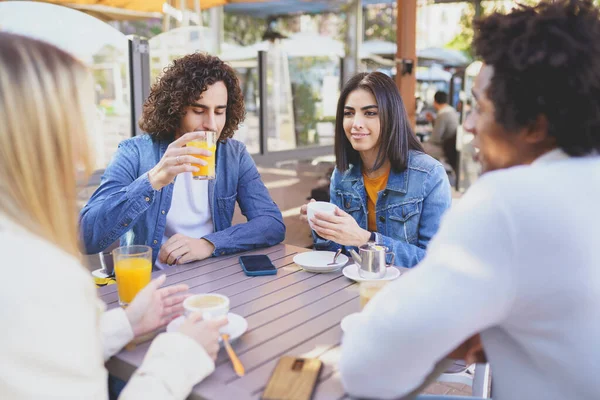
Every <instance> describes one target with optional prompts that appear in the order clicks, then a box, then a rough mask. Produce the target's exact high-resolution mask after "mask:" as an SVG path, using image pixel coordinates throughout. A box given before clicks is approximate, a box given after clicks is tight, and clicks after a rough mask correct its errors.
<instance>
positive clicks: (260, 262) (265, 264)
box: [240, 254, 277, 276]
mask: <svg viewBox="0 0 600 400" xmlns="http://www.w3.org/2000/svg"><path fill="white" fill-rule="evenodd" d="M240 265H241V266H242V269H243V270H244V273H245V274H246V275H248V276H263V275H275V274H277V268H275V266H274V265H273V263H272V262H271V259H270V258H269V257H268V256H266V255H264V254H261V255H258V256H240Z"/></svg>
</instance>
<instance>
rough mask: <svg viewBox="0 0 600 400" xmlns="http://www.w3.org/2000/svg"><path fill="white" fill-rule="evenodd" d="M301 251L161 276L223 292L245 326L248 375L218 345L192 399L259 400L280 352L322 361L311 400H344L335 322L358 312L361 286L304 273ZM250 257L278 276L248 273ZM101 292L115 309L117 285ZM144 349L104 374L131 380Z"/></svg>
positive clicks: (125, 355) (242, 348)
mask: <svg viewBox="0 0 600 400" xmlns="http://www.w3.org/2000/svg"><path fill="white" fill-rule="evenodd" d="M305 251H309V250H307V249H305V248H301V247H296V246H291V245H284V244H280V245H276V246H273V247H269V248H265V249H258V250H253V251H248V252H245V253H240V254H235V255H231V256H225V257H217V258H211V259H207V260H203V261H200V262H196V263H191V264H186V265H182V266H176V267H173V268H170V269H168V270H167V271H166V274H167V281H166V285H172V284H176V283H186V284H188V285H189V287H190V293H207V292H215V293H220V294H224V295H226V296H228V297H229V298H230V300H231V312H233V313H236V314H239V315H241V316H243V317H244V318H245V319H246V320H247V321H248V330H247V331H246V333H245V334H244V335H242V336H241V337H240V338H239V339H238V340H236V341H234V342H233V343H232V346H233V348H234V350H235V351H236V353H237V355H238V356H239V358H240V360H241V361H242V363H243V364H244V367H245V369H246V375H245V376H244V377H242V378H240V377H238V376H237V375H236V374H235V372H234V371H233V368H232V366H231V362H230V361H229V359H228V357H227V353H226V352H225V350H224V349H223V348H222V349H221V350H220V352H219V355H218V358H217V361H216V363H215V364H216V369H215V372H214V373H213V374H212V375H210V376H209V377H207V378H206V379H205V380H203V381H202V382H200V383H199V384H198V385H196V386H195V387H194V389H193V392H192V394H191V396H190V397H189V398H190V399H259V398H260V396H261V394H262V391H263V390H264V388H265V386H266V384H267V381H268V379H269V377H270V376H271V372H272V371H273V369H274V368H275V364H276V363H277V361H278V360H279V358H280V357H281V356H284V355H292V356H302V357H318V358H319V359H321V360H322V361H323V370H322V373H321V375H320V379H319V383H318V386H317V388H316V390H315V393H314V397H313V399H315V400H319V399H341V398H344V397H345V394H344V390H343V388H342V384H341V382H340V379H339V374H338V371H337V362H338V360H339V351H340V348H339V346H340V343H341V338H342V330H341V328H340V321H341V320H342V318H344V317H345V316H346V315H349V314H351V313H353V312H357V311H359V307H360V306H359V299H358V285H356V284H355V283H354V282H353V281H351V280H349V279H348V278H346V277H345V276H344V275H342V272H341V270H340V271H337V272H333V273H327V274H314V273H310V272H306V271H304V270H303V269H302V268H300V267H299V266H297V265H296V264H295V263H294V261H293V258H294V256H295V255H296V254H298V253H301V252H305ZM250 254H267V255H268V256H269V257H270V258H271V260H272V261H273V264H274V265H275V267H277V275H271V276H261V277H248V276H246V275H245V274H244V272H243V271H242V269H241V267H240V265H239V263H238V258H239V256H240V255H250ZM159 273H162V272H159ZM155 274H157V273H155ZM98 290H99V296H100V297H101V299H102V300H103V301H104V302H105V303H106V304H107V305H108V308H114V307H117V306H118V299H117V293H116V285H110V286H105V287H103V288H100V289H98ZM149 345H150V342H146V343H142V344H140V345H137V346H136V347H135V349H133V350H123V351H121V352H120V353H119V354H117V355H116V356H114V357H113V358H112V359H111V360H110V361H109V362H108V364H107V367H108V370H109V371H110V372H111V373H112V374H113V375H116V376H118V377H119V378H121V379H124V380H127V379H129V377H130V376H131V374H132V373H133V371H134V370H135V369H136V368H137V367H138V366H139V365H140V364H141V362H142V360H143V357H144V355H145V354H146V351H147V349H148V347H149Z"/></svg>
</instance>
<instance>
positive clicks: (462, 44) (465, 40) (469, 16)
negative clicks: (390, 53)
mask: <svg viewBox="0 0 600 400" xmlns="http://www.w3.org/2000/svg"><path fill="white" fill-rule="evenodd" d="M539 2H540V0H520V1H519V2H518V4H523V5H528V6H532V5H535V4H538V3H539ZM595 2H596V3H597V4H600V0H595ZM467 4H468V5H467V8H466V9H465V10H464V11H463V13H462V15H461V17H460V21H459V25H460V28H461V29H460V33H459V34H457V35H456V36H455V37H454V38H452V40H450V41H449V42H448V43H447V44H446V46H444V47H446V48H448V49H453V50H459V51H462V52H463V53H464V54H465V55H466V56H468V57H470V58H471V59H473V58H474V54H473V49H472V46H471V42H473V36H474V33H475V31H474V30H473V19H474V18H475V5H474V4H473V3H472V2H469V3H467ZM516 5H517V2H515V3H513V4H512V5H509V4H507V3H505V2H496V1H486V2H482V3H481V8H482V15H486V14H491V13H493V12H500V13H507V12H509V11H510V10H511V9H512V8H513V7H514V6H516Z"/></svg>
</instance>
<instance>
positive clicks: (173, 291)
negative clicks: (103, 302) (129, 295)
mask: <svg viewBox="0 0 600 400" xmlns="http://www.w3.org/2000/svg"><path fill="white" fill-rule="evenodd" d="M166 279H167V277H166V276H165V275H162V276H160V277H159V278H157V279H154V280H153V281H152V282H150V283H149V284H148V285H146V287H145V288H143V289H142V290H141V291H140V292H139V293H138V294H137V296H135V298H134V299H133V301H132V302H131V304H129V306H128V307H127V308H126V309H125V315H127V319H128V320H129V323H130V324H131V328H132V330H133V334H134V336H141V335H144V334H146V333H149V332H152V331H154V330H156V329H158V328H161V327H163V326H165V325H167V324H168V323H169V322H171V321H172V320H174V319H175V318H177V317H179V316H180V315H182V313H183V300H185V298H186V297H187V296H186V295H185V294H184V293H185V292H186V291H187V290H188V286H187V285H185V284H181V285H175V286H168V287H165V288H162V289H159V287H160V286H161V285H162V284H163V283H165V280H166Z"/></svg>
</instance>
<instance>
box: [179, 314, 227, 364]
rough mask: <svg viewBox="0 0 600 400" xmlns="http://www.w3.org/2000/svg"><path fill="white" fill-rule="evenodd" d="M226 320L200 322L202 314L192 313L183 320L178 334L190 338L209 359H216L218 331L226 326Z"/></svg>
mask: <svg viewBox="0 0 600 400" xmlns="http://www.w3.org/2000/svg"><path fill="white" fill-rule="evenodd" d="M227 323H228V320H227V318H219V319H211V320H208V321H203V320H202V313H194V314H192V315H190V316H189V317H188V318H186V319H185V321H184V322H183V324H181V326H180V327H179V332H180V333H183V334H184V335H186V336H189V337H190V338H192V339H193V340H194V341H195V342H196V343H198V344H199V345H200V346H202V347H203V348H204V350H206V352H207V353H208V355H209V356H210V358H212V359H213V361H214V360H216V359H217V353H218V352H219V336H220V333H219V329H220V328H222V327H224V326H225V325H227Z"/></svg>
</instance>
